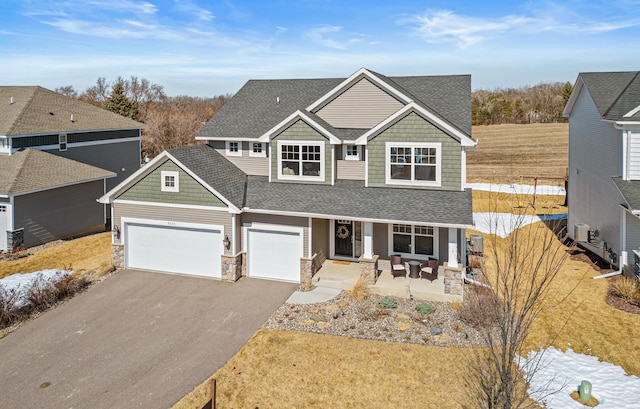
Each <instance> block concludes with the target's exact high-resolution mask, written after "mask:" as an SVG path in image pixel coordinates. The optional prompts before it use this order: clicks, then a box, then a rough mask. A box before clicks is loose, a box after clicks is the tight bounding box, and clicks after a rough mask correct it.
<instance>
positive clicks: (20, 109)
mask: <svg viewBox="0 0 640 409" xmlns="http://www.w3.org/2000/svg"><path fill="white" fill-rule="evenodd" d="M12 99H13V103H11V100H12ZM72 115H73V122H71V116H72ZM143 128H146V125H144V124H142V123H140V122H137V121H134V120H132V119H130V118H125V117H123V116H121V115H118V114H115V113H113V112H110V111H107V110H106V109H102V108H99V107H96V106H93V105H91V104H88V103H86V102H82V101H80V100H78V99H74V98H70V97H67V96H64V95H62V94H59V93H57V92H54V91H50V90H48V89H45V88H42V87H38V86H24V87H22V86H0V135H7V136H12V135H37V134H47V133H49V134H50V133H63V132H64V133H72V132H82V131H96V130H103V129H143Z"/></svg>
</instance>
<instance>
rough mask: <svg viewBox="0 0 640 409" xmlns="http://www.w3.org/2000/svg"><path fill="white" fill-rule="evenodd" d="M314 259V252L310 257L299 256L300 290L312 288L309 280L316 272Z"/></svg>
mask: <svg viewBox="0 0 640 409" xmlns="http://www.w3.org/2000/svg"><path fill="white" fill-rule="evenodd" d="M315 260H316V255H315V254H314V255H313V257H311V258H306V257H301V258H300V291H311V290H312V289H313V286H312V285H311V280H312V279H313V276H314V275H315V274H316V266H315Z"/></svg>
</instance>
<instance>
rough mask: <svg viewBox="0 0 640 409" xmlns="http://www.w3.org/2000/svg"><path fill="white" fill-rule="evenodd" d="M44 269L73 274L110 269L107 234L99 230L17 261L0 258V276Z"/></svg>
mask: <svg viewBox="0 0 640 409" xmlns="http://www.w3.org/2000/svg"><path fill="white" fill-rule="evenodd" d="M46 269H65V270H66V269H72V270H73V271H74V273H75V274H79V275H81V274H86V273H91V272H94V273H95V274H96V275H101V274H104V273H106V272H109V271H112V270H113V267H112V263H111V233H108V232H107V233H99V234H94V235H91V236H86V237H81V238H78V239H75V240H68V241H64V242H62V243H61V244H58V245H56V246H53V247H48V248H45V249H42V250H40V251H38V252H37V253H35V254H32V255H30V256H28V257H24V258H21V259H17V260H4V261H0V278H2V277H6V276H8V275H11V274H15V273H31V272H33V271H39V270H46Z"/></svg>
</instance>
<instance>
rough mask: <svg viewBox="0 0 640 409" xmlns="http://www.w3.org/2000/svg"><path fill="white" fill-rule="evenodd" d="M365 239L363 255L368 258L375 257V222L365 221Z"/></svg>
mask: <svg viewBox="0 0 640 409" xmlns="http://www.w3.org/2000/svg"><path fill="white" fill-rule="evenodd" d="M363 224H364V226H363V227H364V229H363V230H364V240H363V243H362V244H363V248H362V257H364V258H366V259H372V258H373V223H372V222H364V223H363Z"/></svg>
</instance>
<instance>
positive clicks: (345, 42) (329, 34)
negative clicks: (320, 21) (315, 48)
mask: <svg viewBox="0 0 640 409" xmlns="http://www.w3.org/2000/svg"><path fill="white" fill-rule="evenodd" d="M305 36H306V37H307V38H309V39H310V40H311V41H313V42H314V43H315V44H318V45H321V46H323V47H327V48H333V49H336V50H344V49H346V48H347V47H348V46H349V45H352V44H356V43H362V42H364V41H365V37H366V36H365V35H363V34H354V33H352V34H343V33H342V27H340V26H331V25H327V26H321V27H316V28H313V29H311V30H308V31H307V32H306V33H305Z"/></svg>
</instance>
